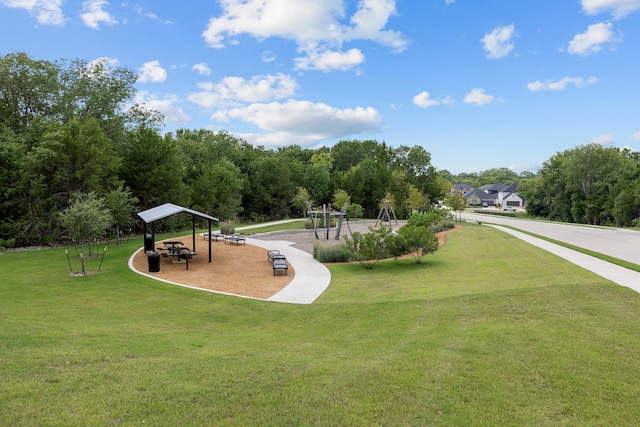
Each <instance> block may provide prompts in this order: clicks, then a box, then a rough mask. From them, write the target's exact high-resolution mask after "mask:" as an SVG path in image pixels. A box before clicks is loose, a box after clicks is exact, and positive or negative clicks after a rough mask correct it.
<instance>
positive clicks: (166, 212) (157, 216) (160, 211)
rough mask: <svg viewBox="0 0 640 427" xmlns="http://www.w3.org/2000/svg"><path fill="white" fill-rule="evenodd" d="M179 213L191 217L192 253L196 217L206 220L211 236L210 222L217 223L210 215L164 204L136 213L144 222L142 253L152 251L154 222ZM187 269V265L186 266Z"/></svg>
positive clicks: (194, 245)
mask: <svg viewBox="0 0 640 427" xmlns="http://www.w3.org/2000/svg"><path fill="white" fill-rule="evenodd" d="M180 213H186V214H190V215H191V216H192V223H193V226H192V227H193V231H192V233H193V243H192V246H191V249H192V251H193V253H195V250H196V217H200V218H204V219H206V220H207V223H208V225H209V227H208V229H209V236H211V222H212V221H219V220H218V218H214V217H212V216H210V215H207V214H204V213H202V212H198V211H194V210H193V209H189V208H184V207H182V206H178V205H174V204H173V203H165V204H164V205H160V206H156V207H155V208H151V209H147V210H146V211H142V212H138V216H139V217H140V218H141V219H142V221H144V227H143V230H144V235H145V247H144V251H145V253H146V252H147V249H149V250H151V251H153V250H154V249H153V248H154V247H155V240H156V232H155V224H154V223H155V222H156V221H160V220H161V219H165V218H167V217H170V216H172V215H177V214H180ZM147 224H151V236H150V237H151V239H150V240H149V242H150V245H148V243H147ZM209 262H211V239H209ZM187 267H188V264H187Z"/></svg>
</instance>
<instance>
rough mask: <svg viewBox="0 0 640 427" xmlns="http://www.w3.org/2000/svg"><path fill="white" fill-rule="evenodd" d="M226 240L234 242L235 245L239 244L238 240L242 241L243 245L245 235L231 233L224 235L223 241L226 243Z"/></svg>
mask: <svg viewBox="0 0 640 427" xmlns="http://www.w3.org/2000/svg"><path fill="white" fill-rule="evenodd" d="M227 241H229V242H231V243H234V242H235V244H236V245H239V244H240V242H242V244H243V245H244V244H246V241H245V237H244V236H242V235H240V234H231V235H228V236H224V242H225V243H227Z"/></svg>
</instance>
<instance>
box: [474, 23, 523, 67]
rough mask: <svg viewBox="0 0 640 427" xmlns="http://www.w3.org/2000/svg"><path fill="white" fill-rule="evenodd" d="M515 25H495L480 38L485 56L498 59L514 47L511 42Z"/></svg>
mask: <svg viewBox="0 0 640 427" xmlns="http://www.w3.org/2000/svg"><path fill="white" fill-rule="evenodd" d="M515 29H516V27H515V25H513V24H511V25H505V26H502V27H497V28H496V29H494V30H493V31H492V32H490V33H487V34H485V35H484V37H483V38H482V39H481V40H480V41H482V45H483V46H484V50H485V51H486V52H487V58H491V59H498V58H503V57H505V56H507V55H508V54H509V53H510V52H511V51H512V50H513V48H514V44H513V42H512V39H513V36H514V32H515Z"/></svg>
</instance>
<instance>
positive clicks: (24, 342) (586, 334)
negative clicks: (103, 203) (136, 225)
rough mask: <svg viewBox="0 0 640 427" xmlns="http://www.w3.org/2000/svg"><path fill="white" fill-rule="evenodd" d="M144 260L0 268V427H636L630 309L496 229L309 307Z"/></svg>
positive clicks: (30, 262) (113, 258) (598, 283)
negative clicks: (187, 278) (157, 270)
mask: <svg viewBox="0 0 640 427" xmlns="http://www.w3.org/2000/svg"><path fill="white" fill-rule="evenodd" d="M140 245H141V241H135V242H130V243H129V244H128V245H124V246H119V247H118V246H111V247H110V248H109V250H108V251H107V256H106V258H105V261H104V264H103V266H102V272H100V273H99V274H95V275H92V276H87V277H71V276H69V275H68V265H67V260H66V257H65V254H64V250H62V249H48V250H43V251H30V252H17V253H4V254H1V255H0V323H1V325H2V327H1V328H0V425H3V426H4V425H6V426H20V425H29V426H32V425H60V426H74V425H78V426H85V425H101V426H102V425H141V424H143V423H144V424H145V425H152V426H155V425H163V426H165V425H166V426H174V425H221V426H224V425H230V426H246V425H267V426H313V425H316V426H328V425H331V426H333V425H340V426H341V425H345V426H349V425H351V426H365V425H366V426H371V425H384V426H400V425H407V426H411V425H415V426H424V425H534V426H540V425H545V426H548V425H629V426H631V425H639V424H640V405H639V403H638V402H639V400H638V396H640V381H638V378H640V358H639V357H638V355H640V339H639V338H640V337H639V335H640V333H639V330H640V328H639V326H638V325H640V294H637V293H635V292H633V291H631V290H629V289H627V288H624V287H620V286H616V285H614V284H613V283H611V282H608V281H606V280H604V279H602V278H600V277H598V276H595V275H593V274H591V273H589V272H587V271H585V270H582V269H579V268H578V267H575V266H573V265H571V264H569V263H567V262H565V261H563V260H561V259H559V258H557V257H555V256H553V255H551V254H548V253H546V252H543V251H541V250H539V249H536V248H534V247H532V246H529V245H527V244H525V243H523V242H521V241H519V240H517V239H515V238H514V237H511V236H509V235H507V234H504V233H501V232H499V231H497V230H494V229H492V228H489V227H484V226H477V225H466V226H465V228H464V229H463V230H461V231H457V232H455V233H453V234H450V235H449V236H448V238H447V244H446V245H445V246H444V247H443V248H442V249H441V250H439V251H438V252H437V253H436V254H435V255H433V256H428V257H427V258H426V260H427V263H426V264H425V265H415V264H414V263H413V260H412V259H407V260H398V261H394V260H389V261H385V262H381V263H379V264H378V265H376V268H375V269H374V270H372V271H367V270H364V269H362V268H361V267H360V266H359V265H357V264H335V265H331V266H330V267H329V268H330V269H331V273H332V276H333V278H332V282H331V285H330V286H329V288H328V290H327V291H326V292H325V293H324V294H323V295H322V296H321V297H320V298H319V299H318V300H317V301H316V302H315V303H314V304H312V305H289V304H279V303H269V302H261V301H254V300H248V299H242V298H235V297H230V296H223V295H217V294H212V293H206V292H200V291H194V290H189V289H185V288H180V287H176V286H172V285H168V284H164V283H161V282H157V281H154V280H151V279H147V278H145V277H143V276H140V275H137V274H135V273H133V272H131V271H129V269H128V267H127V259H128V257H129V256H130V254H131V253H132V252H133V251H134V250H135V249H136V247H137V246H140ZM89 262H91V263H92V264H91V265H90V266H89V268H92V266H97V261H96V260H90V261H89ZM212 280H215V279H214V278H212Z"/></svg>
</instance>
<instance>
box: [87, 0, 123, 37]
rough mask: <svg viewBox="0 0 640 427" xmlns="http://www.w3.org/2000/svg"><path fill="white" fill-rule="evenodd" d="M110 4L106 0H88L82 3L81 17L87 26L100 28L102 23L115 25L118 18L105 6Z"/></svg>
mask: <svg viewBox="0 0 640 427" xmlns="http://www.w3.org/2000/svg"><path fill="white" fill-rule="evenodd" d="M106 6H109V2H107V1H106V0H86V1H84V2H83V3H82V13H81V14H80V18H81V19H82V22H84V24H85V25H86V26H87V27H91V28H94V29H96V30H99V29H100V23H104V24H107V25H115V24H117V23H118V20H116V19H115V18H113V17H112V16H111V15H110V14H109V12H107V11H105V10H104V8H105V7H106Z"/></svg>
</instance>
